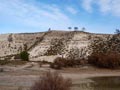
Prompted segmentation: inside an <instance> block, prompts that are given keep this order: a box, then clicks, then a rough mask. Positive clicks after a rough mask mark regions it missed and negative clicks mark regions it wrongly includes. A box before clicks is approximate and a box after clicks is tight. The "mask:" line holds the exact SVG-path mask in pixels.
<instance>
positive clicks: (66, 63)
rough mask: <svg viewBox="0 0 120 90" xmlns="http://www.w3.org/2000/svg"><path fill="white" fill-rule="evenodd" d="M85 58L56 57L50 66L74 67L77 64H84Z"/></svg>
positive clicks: (58, 67)
mask: <svg viewBox="0 0 120 90" xmlns="http://www.w3.org/2000/svg"><path fill="white" fill-rule="evenodd" d="M85 61H86V60H84V59H76V60H74V59H65V58H61V57H58V58H56V59H55V60H54V62H53V63H51V65H50V67H51V68H54V69H61V68H62V67H76V66H79V65H83V64H85V63H86V62H85Z"/></svg>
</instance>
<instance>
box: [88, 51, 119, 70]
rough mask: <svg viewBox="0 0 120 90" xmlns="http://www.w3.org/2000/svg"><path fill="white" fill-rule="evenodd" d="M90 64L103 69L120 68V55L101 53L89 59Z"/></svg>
mask: <svg viewBox="0 0 120 90" xmlns="http://www.w3.org/2000/svg"><path fill="white" fill-rule="evenodd" d="M88 62H89V63H90V64H92V65H95V66H98V67H101V68H111V69H114V68H118V67H119V66H120V54H118V53H113V52H111V53H105V54H104V53H99V54H92V55H91V56H89V57H88Z"/></svg>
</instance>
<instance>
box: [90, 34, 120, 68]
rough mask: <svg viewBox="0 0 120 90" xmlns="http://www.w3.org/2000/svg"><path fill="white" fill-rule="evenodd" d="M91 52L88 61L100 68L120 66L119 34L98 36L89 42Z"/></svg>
mask: <svg viewBox="0 0 120 90" xmlns="http://www.w3.org/2000/svg"><path fill="white" fill-rule="evenodd" d="M90 47H91V50H92V53H91V55H90V56H89V57H88V62H89V63H90V64H92V65H95V66H98V67H102V68H117V67H119V66H120V35H119V34H118V33H116V34H115V35H113V36H112V37H110V36H109V37H108V38H106V39H103V38H98V39H97V40H94V41H93V42H92V43H91V46H90Z"/></svg>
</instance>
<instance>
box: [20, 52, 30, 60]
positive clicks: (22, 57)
mask: <svg viewBox="0 0 120 90" xmlns="http://www.w3.org/2000/svg"><path fill="white" fill-rule="evenodd" d="M20 58H21V59H22V60H23V61H29V53H28V52H27V51H23V52H21V53H20Z"/></svg>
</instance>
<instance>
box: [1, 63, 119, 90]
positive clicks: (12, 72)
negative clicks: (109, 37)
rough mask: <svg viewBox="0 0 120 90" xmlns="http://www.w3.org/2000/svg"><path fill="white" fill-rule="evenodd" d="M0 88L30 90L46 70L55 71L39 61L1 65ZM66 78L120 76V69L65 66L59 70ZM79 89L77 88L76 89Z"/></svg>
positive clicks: (77, 81) (80, 81) (80, 78)
mask: <svg viewBox="0 0 120 90" xmlns="http://www.w3.org/2000/svg"><path fill="white" fill-rule="evenodd" d="M0 68H3V69H4V71H3V72H0V90H29V88H30V87H31V86H32V85H33V84H34V82H35V81H36V80H37V79H38V78H39V76H40V75H42V74H44V73H45V72H46V71H49V70H50V71H55V70H53V69H50V68H49V66H48V65H43V66H42V67H39V65H38V64H37V63H28V64H26V65H23V66H0ZM57 71H58V72H60V73H61V74H62V75H63V76H64V77H65V78H71V79H72V82H73V84H77V83H83V82H91V81H90V80H89V79H88V78H90V77H100V76H120V70H108V69H98V68H94V67H91V66H84V67H79V68H64V69H62V70H57ZM74 90H77V89H74Z"/></svg>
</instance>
